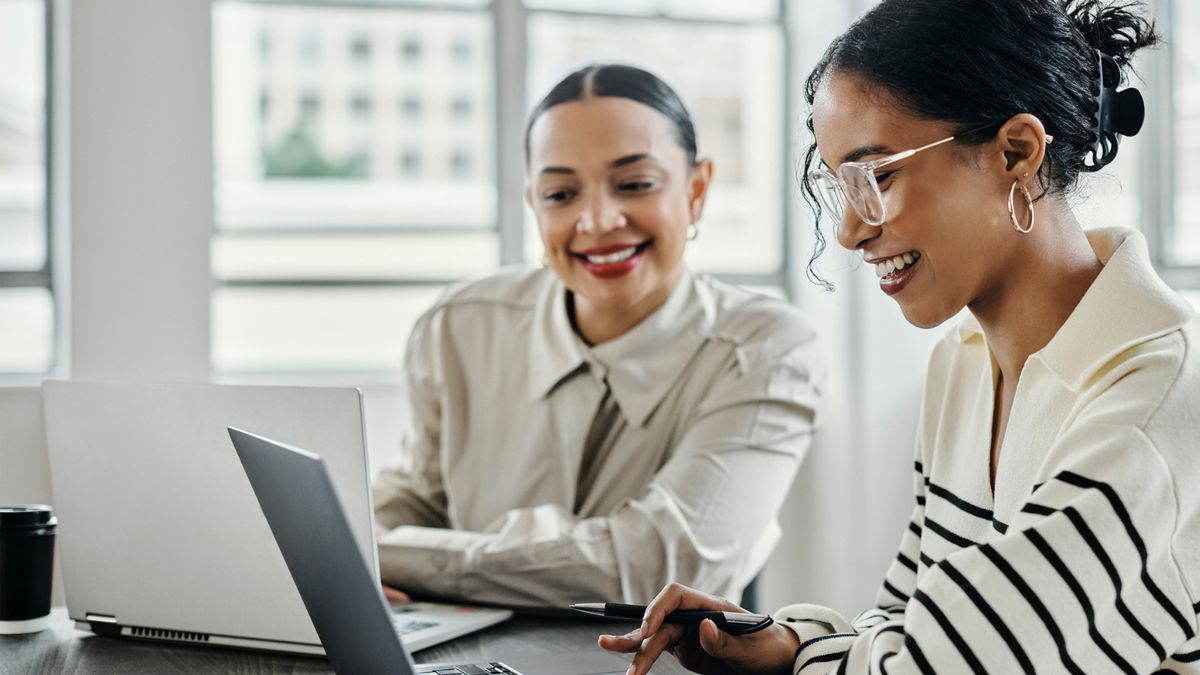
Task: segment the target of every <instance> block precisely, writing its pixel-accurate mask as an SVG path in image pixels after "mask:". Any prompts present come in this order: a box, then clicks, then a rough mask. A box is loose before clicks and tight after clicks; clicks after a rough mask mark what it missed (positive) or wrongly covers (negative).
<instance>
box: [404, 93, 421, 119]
mask: <svg viewBox="0 0 1200 675" xmlns="http://www.w3.org/2000/svg"><path fill="white" fill-rule="evenodd" d="M400 111H401V112H402V113H403V114H404V116H405V117H407V118H409V119H413V118H416V117H420V116H421V99H420V98H417V95H416V94H407V95H405V96H404V97H402V98H401V99H400Z"/></svg>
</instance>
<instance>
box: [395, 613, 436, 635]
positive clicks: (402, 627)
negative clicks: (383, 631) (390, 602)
mask: <svg viewBox="0 0 1200 675" xmlns="http://www.w3.org/2000/svg"><path fill="white" fill-rule="evenodd" d="M440 625H441V624H439V623H438V622H436V621H409V620H408V619H402V618H400V617H392V627H393V628H395V629H396V634H397V635H401V636H404V635H408V634H410V633H415V632H417V631H419V630H425V629H426V628H433V627H434V626H440Z"/></svg>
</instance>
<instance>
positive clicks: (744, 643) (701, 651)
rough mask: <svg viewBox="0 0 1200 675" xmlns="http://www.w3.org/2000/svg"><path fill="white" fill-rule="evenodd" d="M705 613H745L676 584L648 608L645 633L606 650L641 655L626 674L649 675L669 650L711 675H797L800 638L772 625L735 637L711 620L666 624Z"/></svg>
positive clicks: (612, 638)
mask: <svg viewBox="0 0 1200 675" xmlns="http://www.w3.org/2000/svg"><path fill="white" fill-rule="evenodd" d="M688 609H703V610H711V611H719V612H745V611H746V610H744V609H742V608H740V607H738V606H737V605H735V604H733V603H732V602H729V601H728V600H724V599H722V598H718V597H715V596H712V595H708V594H706V593H701V592H700V591H697V590H694V589H691V588H688V587H687V586H683V585H680V584H671V585H670V586H667V587H666V588H664V589H663V590H662V592H660V593H659V594H658V596H657V597H656V598H654V601H653V602H651V603H650V605H649V606H648V607H647V608H646V617H645V619H644V620H643V621H642V626H641V628H638V629H637V630H635V631H633V632H631V633H627V634H625V635H602V636H600V641H599V644H600V647H601V648H603V649H607V650H608V651H612V652H624V653H636V656H634V658H633V664H632V665H631V666H630V667H629V671H628V673H627V674H626V675H645V674H646V673H648V672H650V666H651V665H653V664H654V662H655V661H656V660H658V657H659V655H661V654H662V653H663V652H664V651H670V652H671V654H672V655H674V656H675V658H676V659H678V660H679V663H680V664H682V665H683V667H684V668H687V669H688V670H691V671H693V672H696V673H704V674H705V675H775V674H776V673H780V674H783V675H786V674H788V673H790V672H791V667H792V663H793V659H794V658H795V654H796V647H798V646H799V644H800V641H799V638H798V637H797V636H796V634H795V633H793V632H792V631H790V630H788V629H787V628H784V627H783V626H780V625H778V624H775V625H772V626H770V627H768V628H766V629H764V630H761V631H759V632H757V633H752V634H750V635H742V636H734V635H729V634H727V633H724V632H722V631H721V629H719V628H717V625H716V624H715V623H713V622H712V621H709V620H707V619H706V620H705V621H704V622H703V623H701V624H700V625H699V626H684V625H680V624H664V623H663V618H664V617H666V615H667V614H669V613H671V612H674V611H676V610H688Z"/></svg>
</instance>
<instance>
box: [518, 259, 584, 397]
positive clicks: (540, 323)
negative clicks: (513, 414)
mask: <svg viewBox="0 0 1200 675" xmlns="http://www.w3.org/2000/svg"><path fill="white" fill-rule="evenodd" d="M543 273H544V274H545V275H546V283H545V284H544V285H543V286H542V288H541V290H540V291H539V292H538V298H537V303H536V305H535V309H534V313H533V325H532V326H531V328H530V336H529V337H530V340H529V369H530V375H529V397H530V400H533V401H536V400H538V399H540V398H542V397H544V396H547V395H549V393H550V392H551V391H552V390H553V389H554V388H555V387H557V386H558V383H559V382H562V381H563V380H564V379H566V377H567V376H568V375H571V374H573V373H575V372H576V371H577V370H579V369H581V368H582V367H583V366H584V365H586V364H587V361H586V360H585V359H584V357H583V352H582V350H580V348H579V342H578V340H577V339H576V335H575V331H574V329H572V328H571V320H570V319H569V318H568V317H567V289H566V287H565V286H563V283H562V281H561V280H559V278H558V277H557V276H555V275H554V274H553V273H552V272H550V271H545V272H543Z"/></svg>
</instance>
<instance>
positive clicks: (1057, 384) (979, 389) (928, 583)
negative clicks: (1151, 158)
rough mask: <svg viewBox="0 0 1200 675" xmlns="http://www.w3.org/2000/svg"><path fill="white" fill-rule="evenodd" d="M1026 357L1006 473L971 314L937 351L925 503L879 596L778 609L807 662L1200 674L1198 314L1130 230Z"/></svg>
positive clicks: (1117, 234)
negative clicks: (993, 464) (855, 610)
mask: <svg viewBox="0 0 1200 675" xmlns="http://www.w3.org/2000/svg"><path fill="white" fill-rule="evenodd" d="M1088 238H1089V240H1090V242H1091V244H1092V246H1093V248H1094V249H1095V250H1096V253H1097V255H1098V256H1099V258H1100V260H1101V261H1102V262H1104V263H1105V266H1104V269H1103V271H1102V272H1101V273H1100V275H1099V276H1098V277H1097V279H1096V280H1095V282H1094V283H1093V285H1092V286H1091V288H1090V289H1089V290H1088V292H1087V293H1086V295H1085V296H1084V298H1083V299H1082V300H1081V301H1080V303H1079V305H1078V306H1077V307H1076V308H1075V310H1074V312H1073V313H1072V314H1071V316H1070V317H1069V318H1068V320H1067V321H1066V323H1065V324H1064V325H1063V326H1062V327H1061V329H1060V330H1059V331H1058V333H1057V334H1056V335H1055V336H1054V338H1053V339H1052V340H1051V341H1050V343H1049V344H1048V345H1047V346H1046V347H1045V348H1044V349H1042V350H1041V351H1039V352H1037V353H1036V354H1034V355H1032V356H1031V357H1030V358H1029V360H1028V361H1027V362H1026V364H1025V367H1024V369H1023V371H1022V373H1021V379H1020V382H1019V383H1018V387H1017V392H1016V397H1015V400H1014V402H1013V408H1012V411H1011V414H1010V417H1009V419H1010V421H1009V423H1008V427H1007V429H1006V432H1005V438H1004V442H1003V446H1002V448H1001V452H1000V461H999V464H998V467H997V473H996V479H995V488H994V491H993V488H992V486H991V484H990V482H989V475H988V473H989V470H988V464H989V456H990V443H991V428H992V409H993V395H994V391H995V388H994V383H995V379H994V378H995V372H994V366H993V362H992V359H991V355H990V353H989V351H988V348H987V345H986V343H985V342H984V339H983V335H982V332H981V330H980V328H979V325H978V324H977V323H976V322H975V321H974V320H973V319H968V320H967V321H965V322H964V323H963V324H962V325H961V326H960V327H959V328H958V329H957V330H955V331H953V332H952V333H951V334H950V335H948V336H947V337H946V338H945V339H944V340H942V341H941V342H940V343H939V345H938V346H937V347H936V348H935V350H934V353H933V356H932V357H931V360H930V366H929V373H928V378H927V386H926V394H925V399H924V403H923V408H922V414H921V420H920V424H919V428H918V434H917V444H916V461H915V463H914V481H913V484H914V493H915V503H914V505H913V511H912V518H911V520H910V521H909V523H908V526H907V528H906V530H905V531H904V534H903V538H902V539H901V543H900V551H899V553H898V554H897V555H896V559H895V560H894V561H893V563H892V564H891V567H890V568H889V569H888V572H887V575H886V577H885V579H884V581H883V584H882V587H881V589H880V590H879V593H878V596H877V602H876V606H875V607H872V608H870V609H868V610H867V611H865V612H863V613H861V614H859V615H858V616H857V617H856V618H854V619H853V620H849V621H848V620H846V619H845V618H843V617H842V616H840V615H839V614H837V613H836V612H834V611H833V610H830V609H828V608H824V607H818V606H815V605H793V606H790V607H785V608H783V609H782V610H780V611H779V612H778V613H777V614H776V618H777V619H778V620H779V621H780V622H782V623H783V624H784V625H786V626H789V627H790V628H792V629H793V630H795V631H796V633H797V634H798V635H799V637H800V641H801V644H800V648H799V649H798V650H797V652H796V661H795V666H794V668H793V670H794V672H795V673H798V674H802V675H814V674H816V673H832V672H837V673H893V674H896V675H899V674H902V673H933V672H936V673H970V672H974V673H983V672H987V673H1034V672H1037V673H1059V672H1065V673H1086V674H1088V675H1092V674H1093V673H1155V672H1176V673H1200V638H1197V631H1198V622H1197V613H1198V612H1200V604H1198V603H1200V489H1197V488H1198V485H1197V480H1198V479H1200V352H1198V351H1197V347H1200V318H1197V317H1196V315H1195V312H1194V311H1193V310H1192V308H1191V307H1190V306H1188V305H1187V303H1185V302H1184V301H1183V300H1182V299H1180V298H1179V297H1178V296H1177V295H1176V294H1175V293H1173V292H1172V291H1171V290H1170V289H1169V288H1167V287H1166V286H1165V285H1164V284H1163V282H1162V281H1161V280H1160V279H1159V278H1158V276H1157V275H1156V274H1155V272H1154V270H1153V269H1152V267H1151V266H1150V261H1149V257H1148V255H1147V252H1146V244H1145V241H1144V239H1143V238H1142V236H1141V235H1140V234H1137V233H1136V232H1133V231H1130V230H1098V231H1093V232H1089V234H1088Z"/></svg>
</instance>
